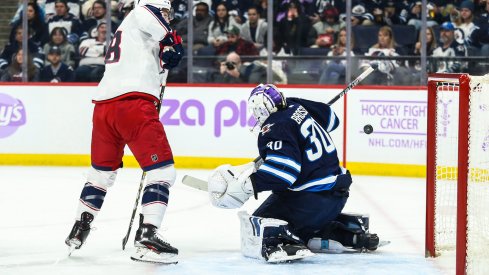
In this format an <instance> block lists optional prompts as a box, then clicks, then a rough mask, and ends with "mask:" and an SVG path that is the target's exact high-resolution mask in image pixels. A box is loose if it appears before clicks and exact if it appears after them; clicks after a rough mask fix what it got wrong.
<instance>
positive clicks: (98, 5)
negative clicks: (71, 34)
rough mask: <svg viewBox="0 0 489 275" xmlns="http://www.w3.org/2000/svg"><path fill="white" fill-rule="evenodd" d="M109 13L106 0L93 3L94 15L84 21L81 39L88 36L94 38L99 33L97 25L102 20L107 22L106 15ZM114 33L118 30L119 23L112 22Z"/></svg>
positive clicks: (97, 0)
mask: <svg viewBox="0 0 489 275" xmlns="http://www.w3.org/2000/svg"><path fill="white" fill-rule="evenodd" d="M106 13H107V6H106V4H105V1H104V0H96V1H94V2H93V5H92V17H90V18H88V19H86V20H85V21H83V34H82V36H81V38H80V40H84V39H87V38H94V37H95V36H96V33H97V26H98V24H99V23H100V22H101V21H104V22H106V20H105V15H106ZM111 28H112V33H114V32H115V30H117V23H116V22H114V21H112V22H111Z"/></svg>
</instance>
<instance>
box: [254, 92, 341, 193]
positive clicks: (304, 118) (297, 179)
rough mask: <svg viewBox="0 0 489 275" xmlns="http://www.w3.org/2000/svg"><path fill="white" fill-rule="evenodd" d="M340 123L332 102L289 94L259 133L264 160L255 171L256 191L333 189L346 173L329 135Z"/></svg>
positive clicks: (259, 147)
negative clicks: (339, 178)
mask: <svg viewBox="0 0 489 275" xmlns="http://www.w3.org/2000/svg"><path fill="white" fill-rule="evenodd" d="M338 125H339V119H338V117H337V116H336V114H335V113H334V111H333V110H332V109H331V108H330V106H329V105H327V104H324V103H321V102H315V101H310V100H305V99H299V98H288V99H287V108H286V109H284V110H279V111H277V112H275V113H272V114H271V115H270V116H269V117H268V118H267V120H266V121H265V123H263V126H262V128H261V131H260V134H259V136H258V150H259V153H260V157H261V158H262V159H263V160H264V162H263V164H262V165H261V166H260V168H259V169H258V171H257V172H256V173H255V174H254V184H255V188H256V189H257V190H255V191H257V192H261V191H266V190H273V191H282V190H292V191H308V192H321V191H326V190H331V189H332V188H333V187H334V185H335V183H336V177H337V176H338V175H341V174H345V173H346V169H344V168H343V167H341V166H340V165H339V160H338V155H337V152H336V147H335V145H334V143H333V140H332V139H331V137H330V135H329V132H331V131H333V130H334V129H336V128H337V127H338Z"/></svg>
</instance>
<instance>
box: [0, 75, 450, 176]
mask: <svg viewBox="0 0 489 275" xmlns="http://www.w3.org/2000/svg"><path fill="white" fill-rule="evenodd" d="M252 87H253V86H252V85H241V86H236V85H233V86H232V87H229V86H225V85H213V86H209V85H206V86H202V85H175V84H173V85H170V86H169V87H167V88H166V91H165V100H164V104H163V107H162V110H161V121H162V122H163V124H164V125H165V130H166V132H167V135H168V138H169V141H170V145H171V146H172V150H173V154H174V156H175V163H176V166H177V167H180V168H206V169H208V168H214V167H216V166H218V165H221V164H223V163H231V164H240V163H243V162H247V161H250V160H252V159H253V158H255V157H256V155H257V149H256V136H255V135H254V134H253V133H251V132H250V131H249V129H250V128H251V127H252V126H253V125H254V120H253V119H252V117H251V114H250V113H249V112H248V110H247V107H246V99H247V97H248V95H249V92H250V90H251V88H252ZM280 88H281V90H282V91H283V92H284V93H285V95H286V96H288V97H292V96H295V97H303V98H307V99H311V100H317V101H323V102H328V101H329V100H330V99H331V98H333V97H334V96H335V95H336V94H337V93H338V92H339V91H341V89H343V87H342V86H328V87H326V86H299V85H289V86H280ZM96 91H97V87H96V86H94V85H84V86H79V85H69V84H65V85H46V84H44V85H34V84H28V85H5V83H2V85H0V164H1V165H70V166H85V165H90V157H89V154H90V137H91V117H92V112H93V104H92V103H91V98H92V97H93V95H94V94H95V93H96ZM455 103H456V102H453V104H455ZM333 109H334V110H335V112H336V114H337V115H338V117H339V118H340V121H341V125H340V127H339V128H338V129H336V130H335V131H333V132H332V133H331V136H332V138H333V141H334V143H335V146H336V148H337V152H338V156H339V158H340V161H342V162H343V163H346V166H347V167H348V169H350V170H351V171H352V173H356V174H366V175H397V176H417V177H423V176H424V175H425V163H426V116H427V103H426V87H372V86H370V87H357V88H355V89H353V90H352V91H350V92H349V93H348V95H347V97H346V99H340V100H339V101H337V102H336V103H335V104H334V105H333ZM345 114H346V115H345ZM366 124H370V125H372V126H373V129H374V131H373V133H372V134H370V135H367V134H365V133H364V132H363V127H364V126H365V125H366ZM124 166H125V167H137V163H136V161H135V160H134V157H132V155H131V152H130V150H128V149H126V157H125V158H124Z"/></svg>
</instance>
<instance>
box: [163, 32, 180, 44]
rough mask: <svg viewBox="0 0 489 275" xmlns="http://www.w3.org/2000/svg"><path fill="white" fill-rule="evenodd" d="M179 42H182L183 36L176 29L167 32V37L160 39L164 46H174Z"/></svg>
mask: <svg viewBox="0 0 489 275" xmlns="http://www.w3.org/2000/svg"><path fill="white" fill-rule="evenodd" d="M177 44H182V37H181V36H180V35H178V34H177V31H176V30H172V31H170V32H167V33H166V35H165V37H164V38H163V39H162V40H161V41H160V45H161V46H163V47H165V46H174V45H177Z"/></svg>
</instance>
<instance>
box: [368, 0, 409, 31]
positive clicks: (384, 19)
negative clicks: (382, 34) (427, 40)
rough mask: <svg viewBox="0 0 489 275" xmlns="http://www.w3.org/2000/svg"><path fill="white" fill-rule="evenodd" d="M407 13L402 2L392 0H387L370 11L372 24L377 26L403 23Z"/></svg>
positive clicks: (405, 20)
mask: <svg viewBox="0 0 489 275" xmlns="http://www.w3.org/2000/svg"><path fill="white" fill-rule="evenodd" d="M407 13H408V12H407V10H405V9H404V6H403V4H396V3H395V2H394V1H393V0H387V1H386V2H385V3H382V4H381V5H379V7H376V8H375V9H374V10H373V12H372V14H373V16H374V24H375V25H378V26H392V25H405V24H406V22H407V18H406V15H407Z"/></svg>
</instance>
